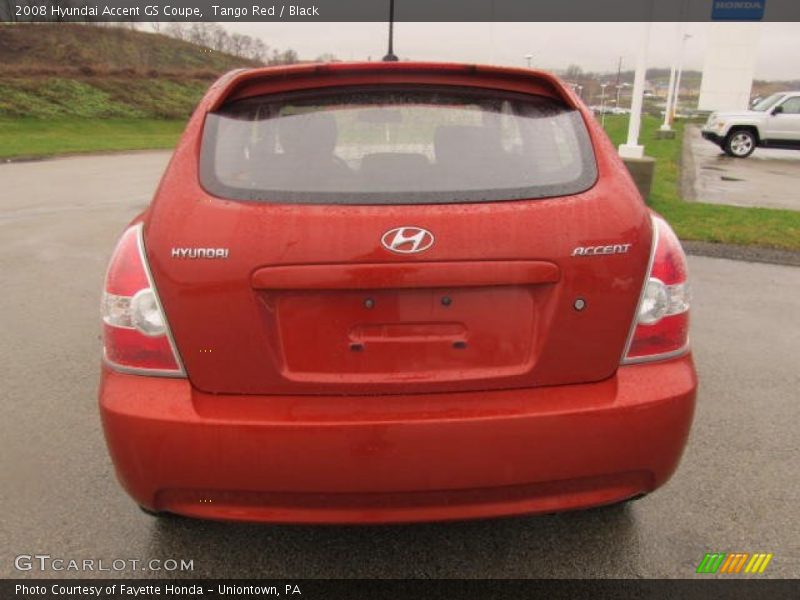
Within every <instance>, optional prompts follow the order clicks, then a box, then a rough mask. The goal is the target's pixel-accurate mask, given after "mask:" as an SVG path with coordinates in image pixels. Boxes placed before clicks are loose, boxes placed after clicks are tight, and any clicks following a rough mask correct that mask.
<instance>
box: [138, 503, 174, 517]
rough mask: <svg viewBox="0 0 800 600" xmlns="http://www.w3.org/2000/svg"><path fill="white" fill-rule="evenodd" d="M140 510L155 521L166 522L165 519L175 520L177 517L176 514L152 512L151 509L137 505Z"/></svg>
mask: <svg viewBox="0 0 800 600" xmlns="http://www.w3.org/2000/svg"><path fill="white" fill-rule="evenodd" d="M137 506H138V507H139V510H140V511H142V512H143V513H144V514H146V515H147V516H148V517H153V518H154V519H159V520H164V519H174V518H175V517H177V515H175V514H174V513H169V512H160V511H155V510H150V509H149V508H145V507H144V506H142V505H141V504H138V505H137Z"/></svg>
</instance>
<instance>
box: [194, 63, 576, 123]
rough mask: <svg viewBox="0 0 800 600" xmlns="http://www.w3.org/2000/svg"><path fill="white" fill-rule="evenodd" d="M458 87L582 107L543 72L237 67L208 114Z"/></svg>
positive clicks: (425, 66) (216, 91) (210, 99)
mask: <svg viewBox="0 0 800 600" xmlns="http://www.w3.org/2000/svg"><path fill="white" fill-rule="evenodd" d="M392 83H396V84H410V85H414V84H417V85H455V86H466V87H483V88H489V89H497V90H503V91H509V92H518V93H524V94H532V95H537V96H547V97H550V98H555V99H557V100H560V101H562V102H563V103H564V104H566V105H567V106H569V107H570V108H576V109H579V108H580V107H581V103H580V101H579V100H578V98H577V97H576V96H575V94H574V93H573V92H572V90H570V89H569V88H568V87H567V86H565V85H564V84H563V83H562V82H561V81H560V80H559V79H558V78H557V77H556V76H555V75H552V74H550V73H547V72H545V71H535V70H531V69H518V68H509V67H494V66H484V65H469V64H454V63H420V62H361V63H325V64H301V65H291V66H278V67H265V68H260V69H238V70H235V71H231V72H229V73H226V74H225V75H223V76H222V77H221V78H220V79H219V80H217V81H216V82H215V83H214V85H213V86H212V87H211V90H210V93H209V95H208V96H207V98H206V100H207V111H208V112H213V111H215V110H217V109H219V108H220V107H221V106H222V105H223V104H226V103H228V102H232V101H235V100H241V99H244V98H250V97H253V96H261V95H266V94H276V93H281V92H290V91H298V90H304V89H314V88H323V87H341V86H348V85H371V84H392Z"/></svg>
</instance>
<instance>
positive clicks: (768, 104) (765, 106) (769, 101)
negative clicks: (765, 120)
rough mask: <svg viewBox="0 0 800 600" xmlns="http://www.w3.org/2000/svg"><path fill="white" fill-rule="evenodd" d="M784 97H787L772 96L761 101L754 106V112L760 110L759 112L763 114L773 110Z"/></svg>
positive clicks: (780, 95)
mask: <svg viewBox="0 0 800 600" xmlns="http://www.w3.org/2000/svg"><path fill="white" fill-rule="evenodd" d="M784 96H785V94H780V93H778V94H772V95H771V96H767V97H766V98H764V99H763V100H759V101H758V102H757V103H756V104H755V105H754V106H753V110H758V111H761V112H763V111H765V110H769V109H770V108H772V107H773V106H774V105H775V103H776V102H778V100H780V99H781V98H783V97H784Z"/></svg>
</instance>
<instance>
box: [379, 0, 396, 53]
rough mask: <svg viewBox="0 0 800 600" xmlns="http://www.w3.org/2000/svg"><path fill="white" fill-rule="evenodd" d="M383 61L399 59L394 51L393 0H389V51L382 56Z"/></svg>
mask: <svg viewBox="0 0 800 600" xmlns="http://www.w3.org/2000/svg"><path fill="white" fill-rule="evenodd" d="M383 60H384V62H397V61H398V60H400V59H399V58H397V55H396V54H395V53H394V0H389V51H388V52H387V53H386V56H384V57H383Z"/></svg>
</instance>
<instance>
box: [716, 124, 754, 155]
mask: <svg viewBox="0 0 800 600" xmlns="http://www.w3.org/2000/svg"><path fill="white" fill-rule="evenodd" d="M756 146H758V139H757V138H756V134H755V133H753V131H752V130H750V129H734V130H733V131H731V132H730V133H729V134H728V137H726V138H725V143H724V144H723V146H722V149H723V150H725V154H727V155H728V156H732V157H733V158H747V157H748V156H750V155H751V154H752V153H753V152H754V151H755V149H756Z"/></svg>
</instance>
